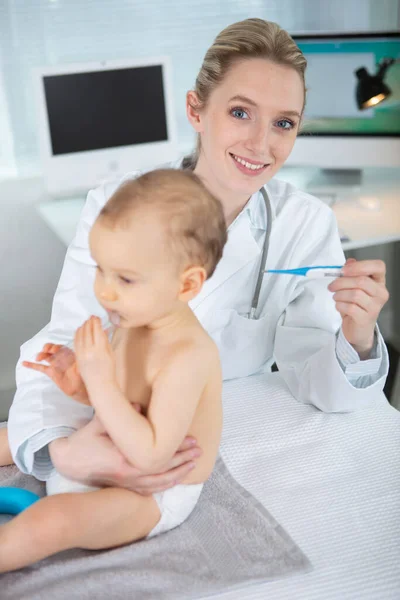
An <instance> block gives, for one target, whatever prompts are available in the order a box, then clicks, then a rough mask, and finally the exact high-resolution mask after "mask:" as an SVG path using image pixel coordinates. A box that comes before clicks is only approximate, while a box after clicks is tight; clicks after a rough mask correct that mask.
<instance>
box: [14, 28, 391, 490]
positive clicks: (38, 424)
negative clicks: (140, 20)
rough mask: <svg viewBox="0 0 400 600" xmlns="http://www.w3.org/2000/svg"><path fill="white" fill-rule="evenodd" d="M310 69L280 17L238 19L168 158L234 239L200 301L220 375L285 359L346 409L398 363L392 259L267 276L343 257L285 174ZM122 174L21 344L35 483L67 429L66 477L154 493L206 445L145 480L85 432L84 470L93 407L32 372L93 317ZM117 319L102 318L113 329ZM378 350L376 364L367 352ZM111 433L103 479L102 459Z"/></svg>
mask: <svg viewBox="0 0 400 600" xmlns="http://www.w3.org/2000/svg"><path fill="white" fill-rule="evenodd" d="M178 68H179V65H178ZM305 70H306V60H305V57H304V56H303V54H302V52H301V51H300V49H299V48H298V47H297V45H296V44H295V43H294V41H293V40H292V39H291V37H290V36H289V34H287V32H285V31H284V30H282V29H281V28H280V27H279V26H278V25H276V24H275V23H269V22H267V21H264V20H262V19H246V20H245V21H242V22H240V23H234V24H232V25H230V26H228V27H227V28H226V29H224V30H223V31H222V32H221V33H220V34H219V35H218V36H217V38H216V40H215V42H214V43H213V44H212V45H211V47H210V48H209V49H208V51H207V53H206V55H205V57H204V61H203V63H202V65H201V68H200V71H199V74H198V76H197V78H196V80H195V85H194V89H193V90H191V91H189V92H188V93H187V98H186V112H187V118H188V120H189V122H190V124H191V126H192V127H193V129H194V131H195V132H196V134H197V144H196V148H195V151H194V152H193V154H191V155H190V156H186V157H185V158H184V159H183V160H179V161H177V162H175V163H171V167H172V168H178V169H189V170H192V171H194V173H195V174H196V175H198V176H199V177H200V179H201V180H202V182H203V184H204V186H205V187H206V188H207V189H208V190H209V191H210V192H211V193H212V194H213V195H214V196H216V197H217V198H218V199H219V200H220V201H221V203H222V206H223V210H224V216H225V221H226V226H227V229H228V242H227V244H226V246H225V248H224V254H223V257H222V259H221V261H220V262H219V264H218V266H217V268H216V270H215V273H214V274H213V275H212V277H211V278H210V279H209V280H208V281H207V282H206V283H205V285H204V286H203V289H202V291H201V293H200V294H199V295H198V296H197V297H196V299H195V300H194V301H193V302H191V304H190V307H191V308H192V310H193V311H194V313H195V315H196V316H197V317H198V319H199V320H200V322H201V323H202V325H203V326H204V328H205V329H206V330H207V332H208V333H209V334H210V335H211V337H212V338H213V340H214V342H215V343H216V344H217V346H218V349H219V354H220V358H221V364H222V371H223V376H224V379H225V380H227V379H233V378H235V377H246V376H248V375H253V374H255V373H262V372H268V371H270V368H271V365H272V364H273V363H274V362H276V364H277V365H278V369H279V374H280V377H282V378H283V379H284V381H285V383H286V385H287V386H288V388H289V390H290V391H291V393H292V395H293V396H294V397H295V398H296V399H297V400H298V401H299V402H303V403H307V404H312V405H314V406H316V407H317V408H318V409H319V410H322V411H325V412H348V411H352V410H356V409H357V408H358V407H364V406H366V405H368V403H373V402H374V401H375V399H376V394H377V393H378V392H381V390H382V389H383V386H384V383H385V378H386V375H387V372H388V355H387V350H386V347H385V344H384V342H383V339H382V336H381V334H380V332H379V329H378V327H377V326H376V320H377V317H378V314H379V311H380V309H381V308H382V306H383V304H384V303H385V301H386V300H387V297H388V293H387V290H386V287H385V276H384V265H383V263H381V262H380V261H361V262H351V261H348V262H347V263H346V265H345V266H344V267H343V269H342V270H341V271H342V272H341V273H340V275H341V276H340V277H337V278H336V279H335V280H334V281H332V283H331V284H330V285H329V290H328V285H326V286H325V285H320V283H321V282H318V281H313V280H310V281H309V282H308V281H307V285H303V283H304V282H303V281H302V280H301V278H300V277H298V278H297V277H295V278H293V277H292V278H288V277H284V276H279V277H278V276H274V275H273V274H272V273H270V274H266V273H265V270H268V269H273V268H274V266H275V265H276V266H278V265H279V267H281V269H290V268H291V267H292V266H295V265H293V259H294V257H295V260H296V266H297V265H298V266H304V265H343V264H344V262H345V260H344V255H343V251H342V247H341V243H340V238H339V235H338V230H337V224H336V220H335V217H334V215H333V213H332V211H331V209H330V208H329V207H327V206H326V205H324V204H323V203H322V202H321V201H320V200H318V199H317V198H314V197H312V196H310V195H309V194H306V193H304V192H302V191H300V190H297V189H296V188H295V187H294V186H292V185H290V184H287V183H285V182H283V181H280V180H279V179H278V177H279V176H278V177H276V175H277V173H278V171H279V170H280V169H281V167H282V166H283V165H284V163H285V161H286V160H287V158H288V157H289V155H290V153H291V151H292V148H293V146H294V143H295V141H296V136H297V133H298V131H299V128H300V125H301V121H302V118H303V110H304V105H305V96H306V85H305ZM156 166H157V165H154V167H156ZM132 167H133V168H134V165H132ZM139 174H140V173H138V172H132V173H130V174H128V175H127V177H137V176H138V175H139ZM120 183H121V181H115V182H111V183H107V184H105V185H103V186H100V187H99V188H97V189H95V190H92V191H91V192H90V193H89V195H88V199H87V202H86V205H85V207H84V209H83V212H82V216H81V220H80V223H79V224H78V228H77V233H76V237H75V239H74V241H73V242H72V244H71V245H70V247H69V249H68V253H67V257H66V261H65V265H64V268H63V272H62V275H61V278H60V282H59V285H58V288H57V292H56V295H55V299H54V303H53V311H52V319H51V323H50V324H49V326H48V327H47V328H45V329H44V330H42V332H40V333H39V334H38V335H37V336H36V337H35V338H33V339H32V340H31V341H30V342H27V343H26V344H25V345H24V346H23V347H22V350H21V361H20V363H19V365H18V367H17V394H16V396H15V399H14V402H13V406H12V407H11V411H10V417H9V439H10V445H11V450H12V453H13V456H14V458H15V460H16V462H17V465H18V467H19V468H20V469H21V470H22V471H24V472H27V473H32V474H33V475H35V476H36V477H38V478H39V479H47V478H48V477H49V474H50V473H51V470H52V468H53V465H52V461H51V458H53V453H54V449H55V448H56V446H57V444H59V443H60V440H61V441H62V438H64V439H66V438H67V437H68V436H69V437H68V440H69V441H70V453H69V461H68V465H64V467H67V466H68V475H69V477H71V478H72V479H77V480H82V479H84V480H85V482H88V481H89V482H90V481H94V480H95V481H96V483H101V481H104V482H105V483H107V482H108V483H109V482H110V481H111V483H112V484H113V485H116V486H120V487H126V488H129V489H132V490H135V491H137V492H139V493H141V494H151V493H154V492H156V491H161V490H163V489H167V488H168V487H171V486H173V485H175V484H176V483H178V482H179V481H182V479H183V478H184V477H185V476H186V475H187V474H188V473H189V471H190V461H192V460H193V458H194V456H193V454H192V452H193V453H194V452H199V449H196V447H194V446H190V445H189V444H188V443H187V442H185V445H184V450H183V452H180V453H177V454H176V455H175V457H174V463H173V464H171V465H170V468H169V469H167V470H166V471H165V472H163V473H160V474H158V475H149V474H146V473H141V474H140V475H139V474H138V473H137V472H133V471H132V470H131V471H129V472H128V471H127V470H126V469H125V467H124V466H121V465H122V462H121V460H120V458H118V457H116V454H115V450H114V451H113V450H112V449H111V448H109V447H107V440H106V439H105V440H102V439H100V438H99V437H98V436H97V437H96V434H95V432H93V437H92V440H90V439H86V440H85V444H86V445H85V460H86V463H85V474H83V473H82V469H80V464H81V463H80V460H81V454H82V451H81V447H80V445H79V444H78V442H77V443H76V444H75V441H74V439H76V436H78V435H79V431H76V430H77V429H79V426H80V424H81V423H82V421H83V420H85V419H86V420H88V419H89V418H90V416H88V415H89V412H90V410H89V409H88V407H85V406H83V405H81V404H80V403H78V402H76V403H71V402H66V399H65V396H64V395H60V394H59V393H58V390H57V388H56V387H55V386H54V384H53V383H52V382H51V381H49V380H46V381H45V379H46V378H45V377H44V376H43V374H42V373H33V372H32V371H31V370H30V371H28V369H24V368H23V367H22V361H32V359H33V358H34V356H35V355H36V354H37V352H38V350H39V349H40V348H42V347H43V345H44V344H45V343H46V342H48V341H49V340H51V339H52V337H55V339H57V340H60V339H61V340H62V342H63V343H64V344H68V342H69V341H70V340H71V339H72V337H73V334H74V331H75V330H76V329H77V328H78V326H79V325H80V324H81V323H82V322H83V321H85V320H86V319H87V318H88V317H89V316H90V315H91V314H99V312H98V311H99V307H98V305H97V304H96V301H95V298H94V294H93V291H92V280H91V277H92V271H93V262H92V260H91V258H90V253H89V248H88V235H89V232H90V230H91V227H92V225H93V223H94V221H95V219H96V217H97V215H98V213H99V211H100V210H101V208H102V207H103V206H104V204H105V203H106V202H107V200H108V198H109V197H110V196H111V195H112V194H113V193H114V191H115V189H116V188H117V187H118V186H119V184H120ZM332 271H333V270H332ZM257 273H259V274H260V276H257ZM332 275H333V273H331V276H332ZM328 282H329V278H328V277H327V278H326V283H327V284H328ZM138 289H140V284H139V285H138ZM330 292H333V294H334V296H333V298H332V294H331V293H330ZM338 311H339V312H338ZM339 313H340V314H339ZM249 316H250V318H248V317H249ZM107 320H108V319H107V315H106V314H104V315H103V324H105V323H106V322H107ZM370 352H371V355H370V354H369V353H370ZM369 356H371V359H374V360H363V361H360V358H362V359H368V357H369ZM249 401H251V400H250V399H249ZM71 404H72V405H73V407H74V408H73V409H71ZM243 426H244V427H245V426H246V424H245V423H244V425H243ZM74 432H75V433H74ZM71 434H73V435H71ZM103 442H104V445H103V446H102V460H103V461H104V463H106V464H107V474H106V476H105V475H104V473H103V475H102V471H101V465H100V462H99V460H97V456H98V454H97V453H99V452H100V445H101V444H102V443H103ZM192 443H193V442H192ZM91 448H92V449H91ZM107 457H108V458H107ZM54 460H57V459H56V458H54ZM90 461H91V462H90ZM113 461H114V465H115V467H114V469H112V468H110V465H111V464H112V463H113ZM55 466H56V468H57V465H55ZM172 467H176V468H172ZM59 470H62V469H61V468H60V469H59Z"/></svg>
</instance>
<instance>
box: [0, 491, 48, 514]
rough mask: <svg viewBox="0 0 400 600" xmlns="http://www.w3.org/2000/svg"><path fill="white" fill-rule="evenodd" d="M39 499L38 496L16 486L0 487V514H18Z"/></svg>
mask: <svg viewBox="0 0 400 600" xmlns="http://www.w3.org/2000/svg"><path fill="white" fill-rule="evenodd" d="M37 500H40V496H38V495H37V494H34V493H33V492H30V491H29V490H23V489H21V488H16V487H0V514H3V515H18V514H19V513H20V512H22V511H23V510H25V509H26V508H28V507H29V506H31V504H34V502H37Z"/></svg>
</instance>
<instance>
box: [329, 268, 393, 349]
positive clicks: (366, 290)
mask: <svg viewBox="0 0 400 600" xmlns="http://www.w3.org/2000/svg"><path fill="white" fill-rule="evenodd" d="M328 289H329V290H330V291H331V292H334V295H333V298H334V301H335V305H336V310H337V311H338V312H339V313H340V314H341V316H342V331H343V334H344V337H345V338H346V340H347V341H348V342H349V343H350V344H351V345H352V346H353V348H354V349H355V350H356V352H357V353H358V355H359V356H360V358H361V360H365V359H367V358H368V357H369V355H370V352H371V350H372V347H373V345H374V332H375V325H376V322H377V319H378V316H379V313H380V312H381V310H382V307H383V306H384V305H385V304H386V302H387V301H388V299H389V292H388V291H387V289H386V265H385V263H384V262H383V261H382V260H360V261H357V260H356V259H354V258H349V259H348V260H347V261H346V264H345V265H344V267H343V276H342V277H339V278H338V279H335V281H333V282H332V283H331V284H330V285H329V286H328Z"/></svg>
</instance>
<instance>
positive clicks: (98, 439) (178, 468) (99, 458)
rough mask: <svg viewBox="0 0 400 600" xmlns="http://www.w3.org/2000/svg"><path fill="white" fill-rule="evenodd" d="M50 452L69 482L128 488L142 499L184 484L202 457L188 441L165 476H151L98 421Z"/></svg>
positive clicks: (59, 442) (55, 443)
mask: <svg viewBox="0 0 400 600" xmlns="http://www.w3.org/2000/svg"><path fill="white" fill-rule="evenodd" d="M135 408H136V410H139V408H138V407H136V406H135ZM49 452H50V457H51V460H52V462H53V464H54V466H55V468H56V469H57V471H59V472H60V473H61V474H62V475H64V476H65V477H68V478H69V479H73V480H74V481H79V482H81V483H85V484H87V485H94V486H99V487H106V486H112V487H119V488H125V489H129V490H132V491H134V492H137V493H138V494H141V495H142V496H149V495H150V494H155V493H157V492H163V491H164V490H166V489H168V488H171V487H173V486H175V485H177V484H178V483H180V482H181V481H183V480H184V479H185V477H186V476H187V475H188V473H190V471H191V470H192V469H193V467H194V466H195V460H196V458H198V457H199V456H201V450H200V448H199V447H198V446H197V444H196V440H194V439H193V438H185V439H184V441H183V442H182V444H181V446H180V447H179V448H178V451H177V452H176V454H175V455H174V456H173V457H172V458H171V460H170V462H169V464H168V466H167V470H166V471H165V472H164V473H160V474H158V475H147V474H146V473H143V472H141V471H140V470H139V469H137V468H136V467H134V466H132V465H131V464H130V463H128V461H127V460H126V459H125V458H124V456H123V455H122V454H121V453H120V452H119V450H118V449H117V447H116V446H115V445H114V443H113V442H112V440H111V439H110V438H109V436H108V435H107V434H104V433H100V432H99V427H98V423H96V420H95V419H93V420H92V421H90V422H89V423H88V424H87V425H85V426H84V427H82V429H78V431H75V432H74V433H73V434H71V435H70V436H69V437H68V438H59V439H57V440H53V441H52V442H50V444H49Z"/></svg>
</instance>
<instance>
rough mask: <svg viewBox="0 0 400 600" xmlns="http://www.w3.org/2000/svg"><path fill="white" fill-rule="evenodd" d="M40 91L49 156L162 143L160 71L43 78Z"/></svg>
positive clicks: (148, 69)
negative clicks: (42, 95) (45, 108)
mask: <svg viewBox="0 0 400 600" xmlns="http://www.w3.org/2000/svg"><path fill="white" fill-rule="evenodd" d="M44 90H45V97H46V104H47V113H48V119H49V126H50V136H51V145H52V150H53V154H54V155H57V154H68V153H71V152H84V151H86V150H99V149H102V148H114V147H118V146H131V145H132V144H144V143H148V142H160V141H165V140H167V139H168V134H167V122H166V114H165V102H164V90H163V78H162V66H161V65H157V66H148V67H147V66H146V67H135V68H128V69H116V70H105V71H94V72H90V73H74V74H68V75H52V76H46V77H44Z"/></svg>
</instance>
